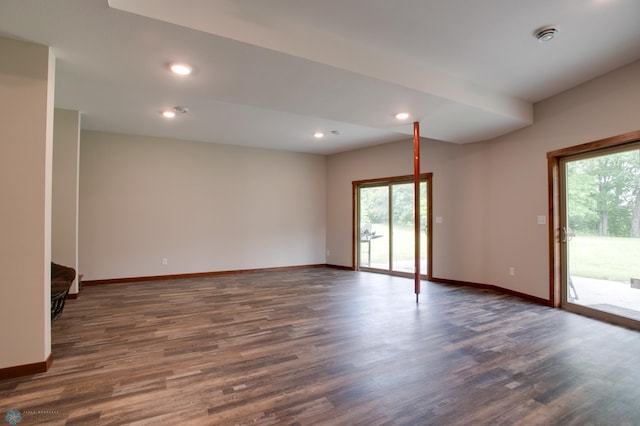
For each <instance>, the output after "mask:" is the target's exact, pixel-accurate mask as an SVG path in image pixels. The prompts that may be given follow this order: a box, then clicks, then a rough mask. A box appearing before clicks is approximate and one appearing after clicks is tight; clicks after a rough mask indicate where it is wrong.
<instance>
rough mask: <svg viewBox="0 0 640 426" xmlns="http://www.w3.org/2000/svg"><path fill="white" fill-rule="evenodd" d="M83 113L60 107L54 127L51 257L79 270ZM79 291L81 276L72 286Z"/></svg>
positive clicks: (57, 261)
mask: <svg viewBox="0 0 640 426" xmlns="http://www.w3.org/2000/svg"><path fill="white" fill-rule="evenodd" d="M79 154H80V113H79V112H78V111H70V110H66V109H59V108H56V110H55V113H54V127H53V197H52V213H51V219H52V223H51V259H52V260H53V261H54V262H56V263H59V264H62V265H65V266H70V267H72V268H74V269H75V270H76V271H77V270H78V178H79V164H80V155H79ZM70 292H71V293H77V292H78V280H77V279H76V280H75V281H74V282H73V285H72V286H71V291H70Z"/></svg>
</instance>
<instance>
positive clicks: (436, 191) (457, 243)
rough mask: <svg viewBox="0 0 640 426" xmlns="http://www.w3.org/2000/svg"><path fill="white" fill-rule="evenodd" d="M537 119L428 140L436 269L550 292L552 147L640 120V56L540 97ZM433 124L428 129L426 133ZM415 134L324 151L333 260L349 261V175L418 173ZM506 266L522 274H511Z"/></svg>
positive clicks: (628, 127) (425, 161) (635, 125)
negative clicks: (469, 138)
mask: <svg viewBox="0 0 640 426" xmlns="http://www.w3.org/2000/svg"><path fill="white" fill-rule="evenodd" d="M534 110H535V123H534V124H533V125H532V126H530V127H528V128H525V129H523V130H520V131H517V132H514V133H511V134H509V135H506V136H503V137H501V138H498V139H495V140H492V141H487V142H482V143H476V144H470V145H451V144H444V143H441V142H434V141H426V140H423V142H422V151H421V158H422V164H421V169H422V170H423V171H425V172H433V174H434V176H433V214H434V217H435V216H440V217H442V219H443V223H442V224H434V230H433V240H434V245H433V252H434V253H433V256H434V265H433V275H434V276H435V277H438V278H446V279H451V280H460V281H469V282H476V283H483V284H491V285H497V286H500V287H504V288H507V289H511V290H515V291H519V292H522V293H525V294H530V295H532V296H536V297H540V298H545V299H547V298H548V297H549V294H548V293H549V291H548V290H549V280H548V273H549V266H548V241H547V234H548V228H547V225H539V224H538V223H537V217H538V216H539V215H545V216H546V215H547V212H548V201H547V199H548V197H547V160H546V153H547V152H548V151H552V150H556V149H559V148H564V147H569V146H573V145H578V144H581V143H586V142H590V141H594V140H598V139H601V138H606V137H609V136H614V135H617V134H621V133H626V132H630V131H634V130H639V129H640V119H639V117H640V116H639V115H638V111H640V62H636V63H633V64H631V65H628V66H626V67H623V68H621V69H619V70H617V71H614V72H612V73H610V74H607V75H605V76H603V77H600V78H598V79H595V80H593V81H591V82H589V83H586V84H583V85H581V86H579V87H576V88H574V89H572V90H569V91H567V92H564V93H562V94H559V95H557V96H555V97H553V98H550V99H548V100H545V101H543V102H540V103H539V104H537V105H535V108H534ZM424 133H427V129H423V134H424ZM412 161H413V160H412V142H411V141H403V142H398V143H394V144H388V145H385V146H379V147H373V148H367V149H362V150H359V151H354V152H348V153H342V154H336V155H332V156H329V157H328V159H327V219H328V220H327V249H328V250H330V252H331V256H329V257H328V259H327V262H328V263H330V264H336V265H344V266H350V265H351V259H352V257H351V247H352V243H351V237H350V235H351V215H352V211H351V210H352V207H351V181H352V180H359V179H368V178H375V177H385V176H390V175H400V174H410V173H412V168H413V165H412ZM509 267H514V268H515V275H514V276H510V275H509V273H508V272H509Z"/></svg>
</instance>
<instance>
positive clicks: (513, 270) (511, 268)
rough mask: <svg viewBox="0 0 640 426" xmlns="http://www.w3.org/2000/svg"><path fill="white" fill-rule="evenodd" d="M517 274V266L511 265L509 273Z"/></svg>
mask: <svg viewBox="0 0 640 426" xmlns="http://www.w3.org/2000/svg"><path fill="white" fill-rule="evenodd" d="M515 274H516V268H514V267H513V266H509V275H511V276H513V275H515Z"/></svg>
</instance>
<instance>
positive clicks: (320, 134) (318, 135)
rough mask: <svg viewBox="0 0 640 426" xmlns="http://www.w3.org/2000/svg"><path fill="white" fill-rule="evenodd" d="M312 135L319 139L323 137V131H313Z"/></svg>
mask: <svg viewBox="0 0 640 426" xmlns="http://www.w3.org/2000/svg"><path fill="white" fill-rule="evenodd" d="M313 137H314V138H317V139H320V138H322V137H324V133H322V132H315V133H314V134H313Z"/></svg>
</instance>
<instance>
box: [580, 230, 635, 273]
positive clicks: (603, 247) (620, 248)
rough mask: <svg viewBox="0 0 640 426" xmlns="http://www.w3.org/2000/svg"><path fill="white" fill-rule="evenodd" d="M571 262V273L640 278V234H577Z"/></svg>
mask: <svg viewBox="0 0 640 426" xmlns="http://www.w3.org/2000/svg"><path fill="white" fill-rule="evenodd" d="M569 263H570V271H571V275H576V276H580V277H587V278H598V279H606V280H611V281H621V282H629V278H631V277H633V278H640V238H616V237H582V236H577V237H574V238H573V239H572V240H571V241H570V242H569Z"/></svg>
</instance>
